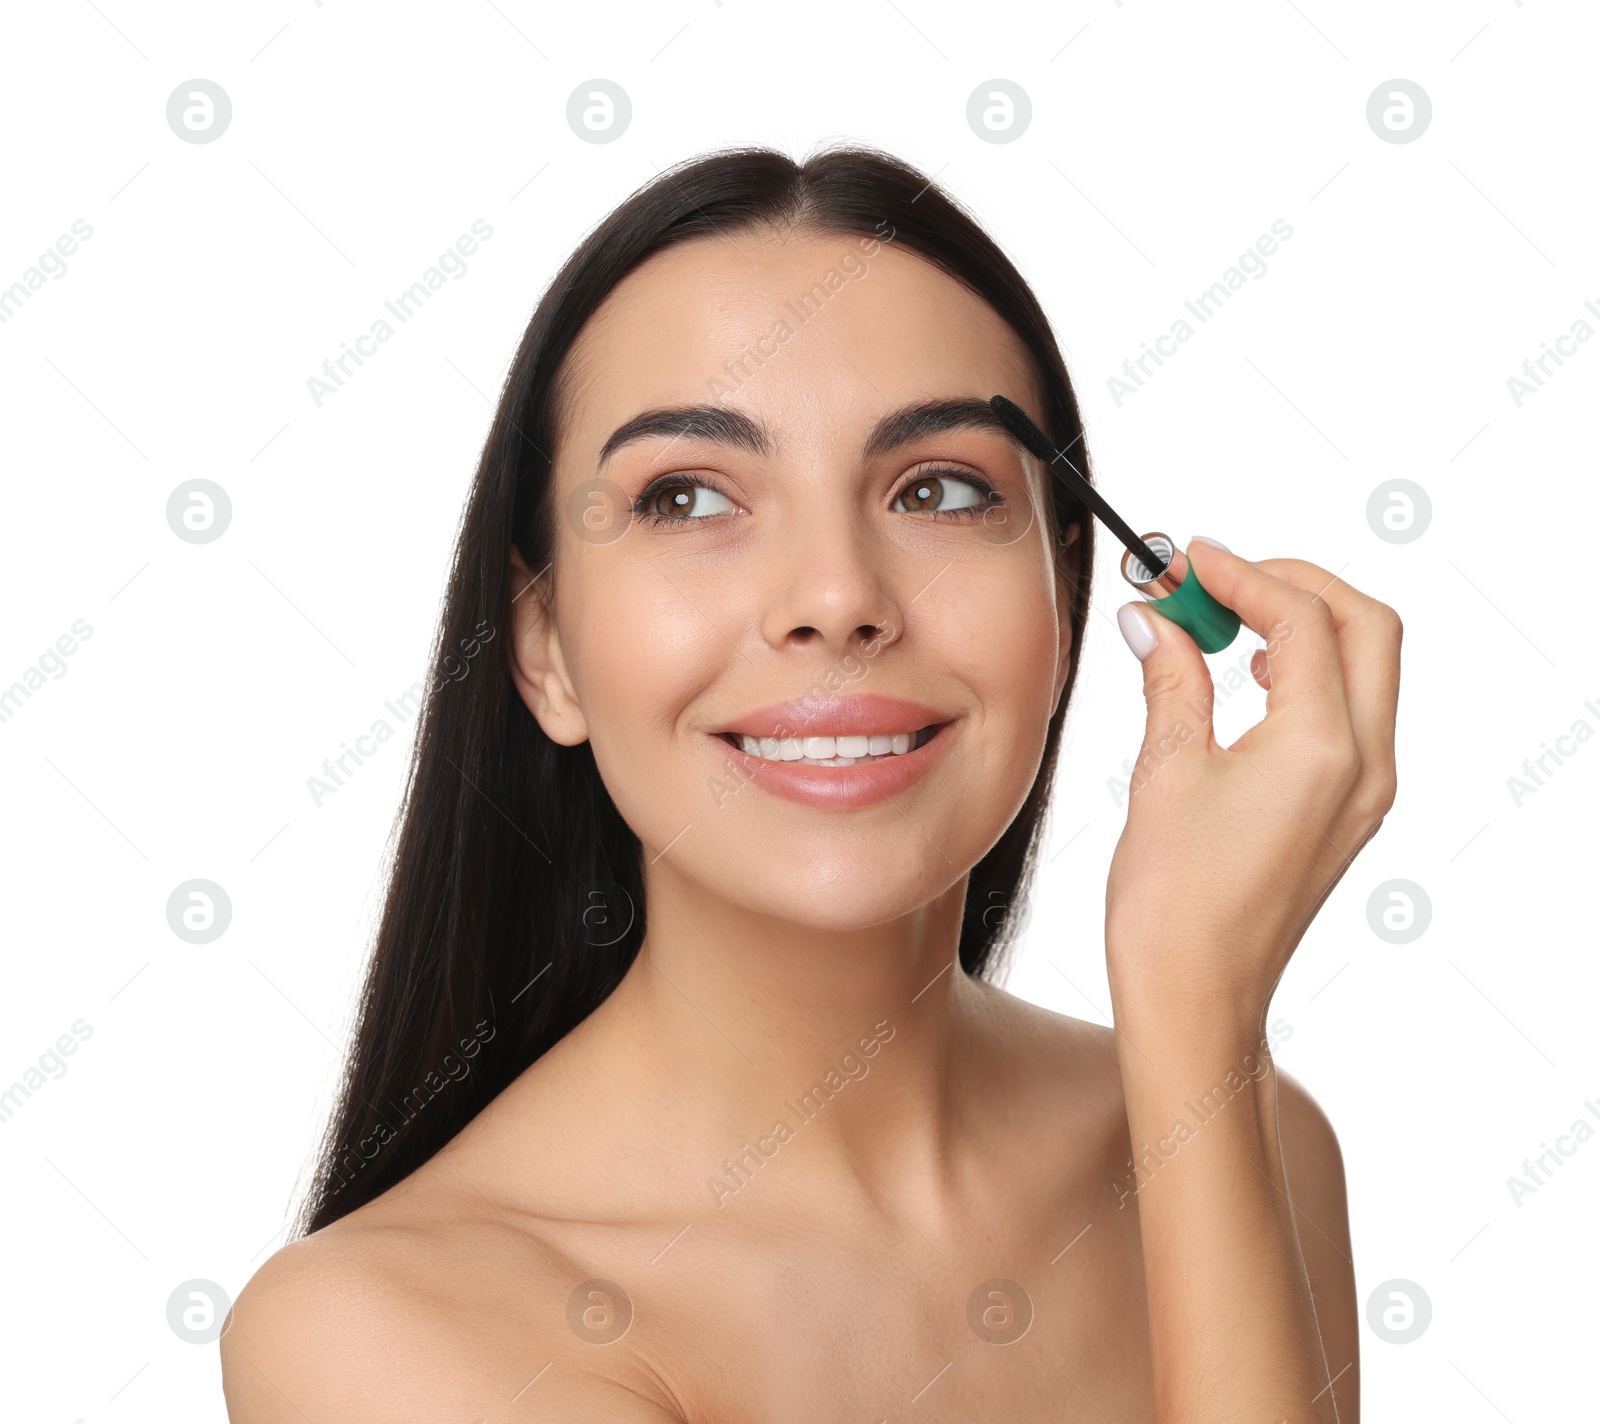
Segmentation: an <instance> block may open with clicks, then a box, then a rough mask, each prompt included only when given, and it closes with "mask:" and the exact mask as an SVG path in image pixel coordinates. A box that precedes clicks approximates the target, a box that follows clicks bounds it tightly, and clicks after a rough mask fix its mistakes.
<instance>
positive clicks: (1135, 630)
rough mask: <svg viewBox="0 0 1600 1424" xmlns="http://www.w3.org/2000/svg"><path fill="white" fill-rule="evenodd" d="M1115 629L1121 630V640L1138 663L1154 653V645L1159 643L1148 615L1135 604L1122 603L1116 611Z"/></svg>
mask: <svg viewBox="0 0 1600 1424" xmlns="http://www.w3.org/2000/svg"><path fill="white" fill-rule="evenodd" d="M1117 627H1119V628H1120V629H1122V636H1123V638H1124V639H1125V640H1126V641H1127V644H1128V646H1129V647H1130V648H1132V649H1133V655H1134V657H1136V658H1138V659H1139V661H1140V662H1143V661H1144V660H1145V659H1146V658H1147V657H1149V656H1150V654H1151V653H1153V652H1155V650H1156V644H1157V643H1159V642H1160V641H1161V640H1160V639H1159V638H1158V637H1157V636H1156V630H1155V625H1154V624H1153V623H1151V621H1150V618H1149V615H1147V614H1146V613H1145V612H1144V611H1143V610H1142V609H1141V608H1140V607H1139V605H1138V604H1137V603H1124V604H1123V605H1122V607H1121V608H1119V609H1117Z"/></svg>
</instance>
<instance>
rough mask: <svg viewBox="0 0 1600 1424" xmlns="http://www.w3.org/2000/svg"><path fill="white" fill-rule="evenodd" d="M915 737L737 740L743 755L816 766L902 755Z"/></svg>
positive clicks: (839, 764)
mask: <svg viewBox="0 0 1600 1424" xmlns="http://www.w3.org/2000/svg"><path fill="white" fill-rule="evenodd" d="M915 741H916V736H915V734H914V733H911V732H895V733H890V734H884V735H877V734H874V735H872V736H867V737H782V738H776V737H745V736H741V737H740V739H739V742H740V745H741V746H742V747H743V749H744V754H745V755H746V756H753V757H760V758H761V759H762V760H764V761H805V762H811V763H813V764H815V765H819V766H851V765H853V764H854V763H855V762H857V761H859V760H861V759H863V758H868V757H885V756H904V755H905V754H906V753H907V752H909V751H910V750H911V748H912V744H913V743H914V742H915Z"/></svg>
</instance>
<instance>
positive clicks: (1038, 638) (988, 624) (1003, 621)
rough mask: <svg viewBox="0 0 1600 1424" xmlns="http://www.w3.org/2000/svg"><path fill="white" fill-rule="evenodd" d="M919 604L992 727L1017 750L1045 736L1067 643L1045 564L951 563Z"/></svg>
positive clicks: (941, 652)
mask: <svg viewBox="0 0 1600 1424" xmlns="http://www.w3.org/2000/svg"><path fill="white" fill-rule="evenodd" d="M935 594H937V597H936V598H935V597H934V595H935ZM930 601H931V603H932V606H931V607H928V608H922V605H923V604H925V603H929V602H930ZM918 607H919V609H920V610H921V613H922V619H923V622H924V627H925V628H926V630H927V636H928V637H929V638H931V639H933V640H935V641H936V645H937V648H938V656H939V660H940V662H941V663H942V664H943V665H944V667H945V668H947V669H948V670H949V671H950V673H952V674H953V675H954V676H955V677H957V678H958V679H960V681H962V682H963V683H965V684H966V685H967V686H968V687H970V688H971V689H972V691H973V693H974V694H975V695H976V697H977V699H978V702H979V704H980V708H981V714H982V718H983V722H984V726H985V729H986V730H989V731H992V732H994V733H997V734H998V733H1006V734H1009V735H1010V738H1011V739H1012V740H1013V741H1014V742H1016V743H1017V744H1019V745H1018V750H1026V746H1025V745H1024V744H1027V743H1028V742H1029V741H1030V738H1031V737H1033V736H1035V735H1036V736H1037V738H1039V739H1040V741H1041V743H1042V738H1043V735H1044V729H1045V724H1046V723H1047V722H1048V721H1049V719H1050V714H1051V713H1052V712H1053V711H1054V693H1055V670H1056V659H1057V656H1058V650H1059V646H1060V645H1059V634H1058V624H1057V622H1056V613H1055V600H1054V590H1053V587H1052V586H1051V584H1050V583H1049V581H1048V580H1047V579H1044V578H1042V577H1041V576H1040V573H1039V570H1038V568H1037V567H1036V566H1035V565H1034V564H1033V563H1032V562H1030V561H1024V560H1020V559H1019V560H1015V561H1004V562H1002V561H1000V560H994V559H991V560H989V561H987V562H986V563H983V564H979V565H973V566H971V567H969V568H966V569H961V568H959V567H952V568H951V569H950V570H949V571H948V572H947V573H946V574H945V576H944V577H943V578H941V579H940V580H939V581H938V582H937V583H936V584H934V585H933V586H932V587H931V588H930V589H929V590H928V594H927V595H926V596H925V597H924V598H922V599H919V600H918Z"/></svg>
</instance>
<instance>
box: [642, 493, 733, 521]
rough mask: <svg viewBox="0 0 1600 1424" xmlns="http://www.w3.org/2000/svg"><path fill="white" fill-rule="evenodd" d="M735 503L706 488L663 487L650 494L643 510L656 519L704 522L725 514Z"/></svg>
mask: <svg viewBox="0 0 1600 1424" xmlns="http://www.w3.org/2000/svg"><path fill="white" fill-rule="evenodd" d="M732 509H733V502H732V501H731V500H730V499H729V498H728V497H727V496H726V495H724V494H720V493H718V492H717V491H716V490H714V489H711V488H710V487H709V486H707V485H691V484H676V485H663V486H662V487H661V488H660V489H658V490H656V491H655V492H654V493H653V494H647V495H646V497H645V500H644V503H643V506H642V508H641V510H640V512H641V513H643V514H648V515H650V516H652V517H653V518H655V519H656V520H658V521H659V520H674V521H676V520H682V521H685V522H687V521H688V520H691V519H704V518H705V517H706V516H707V515H711V514H726V513H728V512H729V511H730V510H732Z"/></svg>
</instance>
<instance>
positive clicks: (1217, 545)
mask: <svg viewBox="0 0 1600 1424" xmlns="http://www.w3.org/2000/svg"><path fill="white" fill-rule="evenodd" d="M1189 542H1190V543H1191V544H1210V545H1211V547H1212V548H1214V549H1221V550H1222V552H1223V553H1224V554H1231V553H1232V552H1233V550H1232V549H1230V548H1229V547H1228V546H1227V545H1226V544H1224V543H1223V542H1222V540H1220V539H1208V538H1206V536H1205V535H1204V534H1196V535H1194V536H1193V537H1192V538H1191V539H1190V540H1189Z"/></svg>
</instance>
